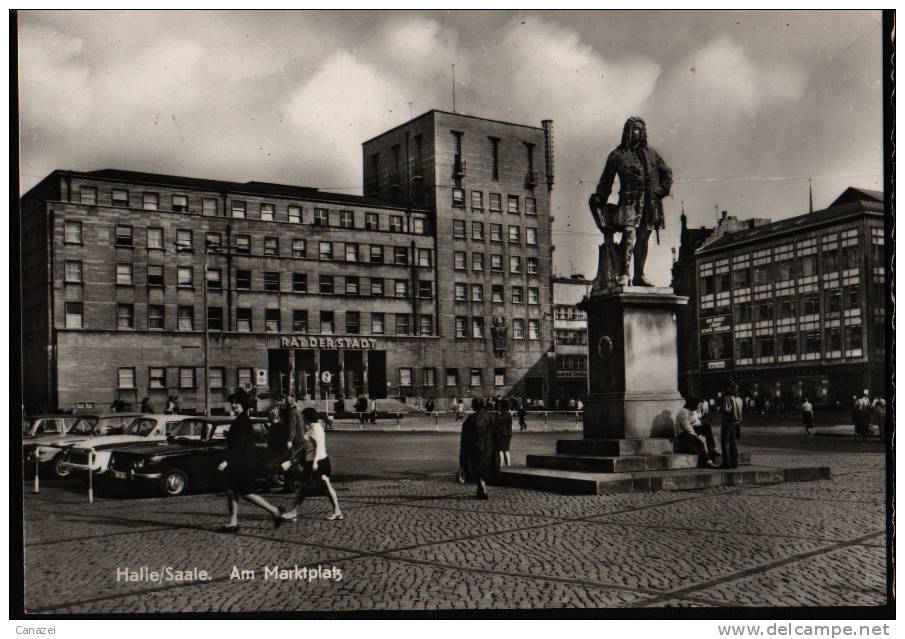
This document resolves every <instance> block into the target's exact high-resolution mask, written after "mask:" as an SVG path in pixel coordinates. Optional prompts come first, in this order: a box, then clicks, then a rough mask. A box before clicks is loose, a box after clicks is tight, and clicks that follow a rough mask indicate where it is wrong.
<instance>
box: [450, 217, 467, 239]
mask: <svg viewBox="0 0 905 639" xmlns="http://www.w3.org/2000/svg"><path fill="white" fill-rule="evenodd" d="M453 237H456V238H459V239H463V240H464V239H465V220H453Z"/></svg>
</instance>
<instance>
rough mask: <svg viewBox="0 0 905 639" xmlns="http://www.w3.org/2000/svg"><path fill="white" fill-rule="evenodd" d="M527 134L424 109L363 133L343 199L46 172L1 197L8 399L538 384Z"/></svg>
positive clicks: (545, 311) (544, 231)
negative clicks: (497, 322)
mask: <svg viewBox="0 0 905 639" xmlns="http://www.w3.org/2000/svg"><path fill="white" fill-rule="evenodd" d="M545 127H546V128H544V127H528V126H522V125H516V124H507V123H503V122H496V121H491V120H484V119H481V118H473V117H467V116H461V115H457V114H450V113H443V112H439V111H430V112H428V113H426V114H424V115H422V116H420V117H418V118H416V119H414V120H412V121H411V122H409V123H407V124H405V125H402V126H401V127H397V128H396V129H393V130H391V131H390V132H388V133H386V134H384V135H382V136H380V137H378V138H375V139H374V140H371V141H369V142H367V143H365V145H364V150H365V153H364V155H365V157H364V159H365V195H364V196H353V195H345V194H337V193H329V192H324V191H321V190H319V189H317V188H309V187H300V186H288V185H279V184H270V183H262V182H225V181H218V180H207V179H195V178H188V177H180V176H168V175H157V174H149V173H138V172H131V171H120V170H110V169H108V170H102V171H90V172H78V171H62V170H58V171H54V172H53V173H51V174H50V175H49V176H48V177H46V178H45V179H44V180H42V181H41V182H40V183H39V184H38V185H36V186H35V187H34V188H33V189H31V190H30V191H29V192H28V193H27V194H26V195H25V196H23V198H22V200H21V202H20V215H21V247H22V274H23V275H22V302H23V317H22V319H23V332H22V335H23V358H24V363H23V383H24V384H23V385H24V388H25V398H24V400H25V403H26V406H27V408H28V409H29V410H35V409H38V408H47V409H54V410H56V409H74V408H94V409H104V408H106V407H107V406H108V405H110V404H111V403H112V402H114V401H116V400H119V401H121V402H124V403H125V404H127V405H132V406H133V407H137V405H138V402H139V401H140V400H141V399H142V398H143V397H146V396H147V397H150V398H151V399H152V400H154V401H155V402H156V403H157V405H158V406H161V407H162V406H163V402H165V400H166V398H167V397H168V396H170V395H178V397H179V399H180V403H181V406H182V407H183V408H185V409H187V410H192V409H194V410H201V409H203V407H204V389H205V387H207V388H208V389H209V392H210V398H211V399H210V401H211V404H212V405H213V406H214V407H215V408H217V407H220V406H222V403H223V401H224V400H225V398H226V396H227V395H228V393H229V392H230V390H231V389H234V388H236V387H243V388H247V389H252V390H253V391H255V392H256V393H257V394H258V395H262V394H265V393H270V394H280V395H282V394H286V393H292V394H295V395H297V396H299V397H303V398H309V399H315V398H318V399H320V398H324V397H327V396H330V397H337V396H340V395H341V396H344V397H346V398H353V397H355V396H357V395H359V394H365V395H368V396H370V397H373V398H385V397H433V398H435V400H438V401H437V403H438V405H439V406H443V405H444V404H443V400H444V399H448V398H449V397H452V396H457V397H463V396H469V395H480V396H487V395H516V396H519V397H536V398H538V399H539V398H548V397H549V393H550V388H549V384H548V383H547V382H546V381H545V380H546V377H545V375H546V360H547V357H546V354H547V352H548V351H549V350H550V345H551V341H552V321H551V320H550V319H549V318H550V317H552V315H551V312H550V309H551V300H550V296H551V291H550V285H549V281H550V277H549V273H550V256H551V251H552V246H551V242H550V224H551V220H552V218H551V217H550V213H549V198H550V191H551V189H552V179H553V177H552V139H551V137H550V130H549V129H550V127H549V125H545ZM377 156H380V157H381V158H382V159H380V160H378V157H377ZM466 164H467V170H466ZM374 169H376V172H373V170H374ZM466 197H467V200H466ZM205 299H206V300H207V305H206V307H205V304H204V300H205ZM494 315H502V316H503V317H504V318H505V320H506V328H507V334H506V335H505V339H504V340H503V342H502V343H503V345H504V347H503V348H502V349H495V348H494V345H493V341H492V337H493V334H492V327H493V320H492V318H493V316H494ZM205 334H207V336H209V339H208V353H209V355H208V370H209V375H208V379H204V371H205V366H204V341H205V339H204V338H205ZM498 335H499V334H498ZM495 350H496V353H495V352H494V351H495ZM324 373H329V375H324Z"/></svg>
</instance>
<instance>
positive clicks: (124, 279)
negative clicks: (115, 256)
mask: <svg viewBox="0 0 905 639" xmlns="http://www.w3.org/2000/svg"><path fill="white" fill-rule="evenodd" d="M116 283H117V284H119V285H121V286H131V285H132V265H131V264H117V265H116Z"/></svg>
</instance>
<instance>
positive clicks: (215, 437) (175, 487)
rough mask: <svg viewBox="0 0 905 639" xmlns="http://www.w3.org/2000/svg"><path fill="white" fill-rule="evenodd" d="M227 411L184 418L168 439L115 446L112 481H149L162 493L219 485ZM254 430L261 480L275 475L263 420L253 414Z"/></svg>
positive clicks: (123, 483)
mask: <svg viewBox="0 0 905 639" xmlns="http://www.w3.org/2000/svg"><path fill="white" fill-rule="evenodd" d="M232 419H233V418H231V417H198V418H190V419H186V420H184V421H182V422H181V423H180V424H179V425H178V426H177V427H176V428H174V429H173V431H172V432H171V433H170V434H169V435H168V436H167V439H166V441H161V442H155V443H147V444H132V445H128V446H123V447H121V448H117V449H116V450H114V451H113V454H112V456H111V459H110V470H111V472H110V477H109V480H110V482H111V487H116V486H138V485H144V486H150V487H156V488H157V490H158V491H159V492H160V493H161V494H163V495H166V496H176V495H182V494H185V493H186V492H188V491H189V490H193V491H203V490H211V489H214V490H216V489H219V488H221V487H222V485H223V484H222V482H223V479H222V477H223V474H222V473H221V472H219V471H218V470H217V466H218V465H219V464H220V462H221V461H222V459H223V456H224V452H225V450H226V432H227V431H228V430H229V425H230V423H231V422H232ZM252 426H253V427H254V432H255V439H256V445H255V472H256V474H257V478H258V479H259V481H260V482H261V483H263V484H265V485H269V484H270V482H271V481H274V478H273V477H272V476H271V475H272V469H271V466H270V463H269V462H270V458H269V454H268V450H267V424H266V423H265V422H264V421H263V420H255V419H253V420H252Z"/></svg>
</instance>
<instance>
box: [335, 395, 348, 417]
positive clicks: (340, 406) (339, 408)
mask: <svg viewBox="0 0 905 639" xmlns="http://www.w3.org/2000/svg"><path fill="white" fill-rule="evenodd" d="M345 412H346V400H345V398H344V397H342V396H340V397H339V399H337V400H336V417H337V419H338V418H339V416H340V415H343V414H345Z"/></svg>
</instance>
